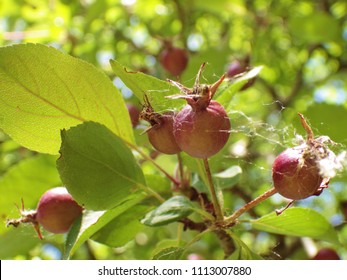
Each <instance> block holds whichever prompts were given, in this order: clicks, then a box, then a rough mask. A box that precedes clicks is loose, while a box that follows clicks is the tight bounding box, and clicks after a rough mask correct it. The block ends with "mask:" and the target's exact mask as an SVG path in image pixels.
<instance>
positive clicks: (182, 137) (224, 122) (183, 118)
mask: <svg viewBox="0 0 347 280" xmlns="http://www.w3.org/2000/svg"><path fill="white" fill-rule="evenodd" d="M232 66H233V67H232V69H231V70H235V69H234V68H237V67H236V66H238V68H240V67H241V66H240V65H236V66H235V65H232ZM203 68H204V64H203V65H202V66H201V68H200V70H199V73H198V75H197V78H196V81H195V84H194V87H193V88H192V89H189V88H186V87H185V86H183V85H181V84H180V83H177V82H174V81H171V80H168V81H169V82H170V83H171V84H173V85H175V86H176V87H178V88H179V89H180V91H181V93H182V94H183V95H178V96H172V97H170V98H182V99H185V100H186V101H187V103H188V104H187V105H186V106H185V107H183V109H182V110H181V111H180V112H178V113H174V112H172V111H170V112H163V113H158V112H155V111H154V110H153V108H152V106H151V104H150V102H149V100H148V98H147V96H145V102H144V106H143V110H142V112H141V113H140V119H143V120H146V121H148V122H149V124H150V126H149V128H148V129H147V130H146V132H147V135H148V139H149V142H150V143H151V144H152V146H153V147H154V148H155V149H156V150H157V151H159V152H161V153H164V154H177V153H180V152H181V151H183V152H185V153H187V154H188V155H190V156H192V157H195V158H203V159H207V158H209V157H211V156H213V155H215V154H216V153H217V152H219V151H220V150H221V149H222V148H223V147H224V145H225V144H226V143H227V141H228V138H229V135H230V128H231V124H230V120H229V118H228V115H227V113H226V111H225V109H224V108H223V106H222V105H221V104H219V103H218V102H217V101H215V100H212V98H213V96H214V94H215V92H216V90H217V88H218V87H219V85H220V84H221V83H222V81H223V80H224V78H225V76H229V74H230V73H227V75H223V76H222V77H221V78H220V79H219V80H218V81H217V82H215V83H214V84H212V85H203V84H200V82H199V80H200V76H201V72H202V70H203ZM241 68H242V69H243V71H244V70H245V68H244V67H241ZM229 70H230V69H229ZM231 70H230V71H231ZM235 71H237V73H236V72H235ZM235 71H234V72H235V73H236V74H238V73H239V69H236V70H235ZM231 72H232V71H231ZM234 72H233V73H231V74H230V75H235V73H234ZM299 116H300V118H301V123H302V125H303V127H304V128H305V130H306V132H307V135H308V136H307V141H306V142H305V143H304V144H302V145H299V146H296V147H293V148H289V149H287V150H285V151H284V152H282V153H281V154H280V155H279V156H277V158H276V159H275V161H274V163H273V168H272V178H273V184H274V187H275V190H276V192H277V193H279V194H280V195H282V196H284V197H285V198H288V199H291V200H292V201H295V200H300V199H304V198H307V197H309V196H312V195H319V194H320V193H321V192H322V190H323V189H324V188H326V187H327V185H328V182H329V178H326V177H323V176H322V175H321V171H320V168H319V161H320V160H322V159H324V158H325V157H327V156H328V154H329V152H330V150H329V149H328V148H327V147H326V146H325V145H324V143H323V141H322V139H320V138H317V139H314V137H313V132H312V130H311V128H310V127H309V125H308V124H307V123H306V120H305V119H304V117H303V116H302V115H301V114H299Z"/></svg>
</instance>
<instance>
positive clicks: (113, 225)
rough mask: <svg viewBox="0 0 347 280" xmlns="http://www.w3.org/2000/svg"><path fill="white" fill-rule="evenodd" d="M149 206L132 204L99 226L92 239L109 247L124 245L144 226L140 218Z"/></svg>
mask: <svg viewBox="0 0 347 280" xmlns="http://www.w3.org/2000/svg"><path fill="white" fill-rule="evenodd" d="M149 208H150V206H148V205H135V206H133V207H132V208H130V209H128V210H126V211H125V212H124V213H123V214H121V215H119V216H117V217H116V218H115V219H113V220H112V221H111V222H109V223H108V224H107V225H106V226H104V227H103V228H101V229H100V230H99V231H98V232H97V233H95V234H94V235H93V236H92V239H93V240H95V241H97V242H99V243H102V244H105V245H107V246H111V247H120V246H123V245H125V244H126V243H127V242H129V241H130V240H132V239H133V238H134V237H135V235H136V234H137V233H138V232H139V231H140V230H141V229H142V228H143V227H144V225H143V224H141V223H140V219H141V218H142V217H143V216H144V213H146V212H147V211H148V209H149Z"/></svg>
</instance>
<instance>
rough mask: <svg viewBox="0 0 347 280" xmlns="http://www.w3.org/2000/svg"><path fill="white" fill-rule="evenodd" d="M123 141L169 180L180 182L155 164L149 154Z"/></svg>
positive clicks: (177, 183)
mask: <svg viewBox="0 0 347 280" xmlns="http://www.w3.org/2000/svg"><path fill="white" fill-rule="evenodd" d="M123 141H124V142H125V143H126V144H127V145H128V146H129V147H130V148H132V149H134V150H135V151H136V152H138V153H139V154H140V155H141V156H142V157H143V158H144V159H146V160H148V161H150V162H151V163H152V164H153V165H154V166H155V167H156V168H157V169H158V170H159V171H160V172H162V173H163V174H164V175H165V176H166V177H167V178H168V179H169V180H170V181H172V182H173V183H174V184H175V185H177V186H178V185H179V184H180V182H178V181H177V180H176V179H175V178H174V177H172V176H171V175H170V174H169V173H167V172H166V171H165V170H164V169H163V168H162V167H161V166H160V165H159V164H157V163H156V162H155V161H154V160H153V159H151V157H150V156H148V155H146V154H145V153H144V152H142V151H141V150H140V149H139V148H138V147H136V146H135V145H133V144H131V143H130V142H127V141H125V140H124V139H123Z"/></svg>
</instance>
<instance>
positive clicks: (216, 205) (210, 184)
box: [203, 158, 224, 221]
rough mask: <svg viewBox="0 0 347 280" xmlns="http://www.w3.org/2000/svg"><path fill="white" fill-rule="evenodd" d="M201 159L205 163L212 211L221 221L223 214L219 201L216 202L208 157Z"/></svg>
mask: <svg viewBox="0 0 347 280" xmlns="http://www.w3.org/2000/svg"><path fill="white" fill-rule="evenodd" d="M203 161H204V165H205V170H206V175H207V179H208V187H209V189H210V193H211V196H212V203H213V208H214V211H215V213H216V217H217V221H223V219H224V216H223V213H222V209H221V207H220V205H219V202H218V198H217V194H216V190H215V188H214V184H213V180H212V175H211V170H210V166H209V163H208V159H207V158H204V159H203Z"/></svg>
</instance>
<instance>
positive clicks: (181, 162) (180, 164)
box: [177, 153, 185, 188]
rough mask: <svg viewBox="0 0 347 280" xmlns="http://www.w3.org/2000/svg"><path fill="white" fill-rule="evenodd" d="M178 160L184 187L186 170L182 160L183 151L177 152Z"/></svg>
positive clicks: (181, 183)
mask: <svg viewBox="0 0 347 280" xmlns="http://www.w3.org/2000/svg"><path fill="white" fill-rule="evenodd" d="M177 161H178V170H179V173H180V180H181V182H180V185H181V186H180V187H181V188H182V187H184V184H185V182H184V171H183V161H182V156H181V153H177Z"/></svg>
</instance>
